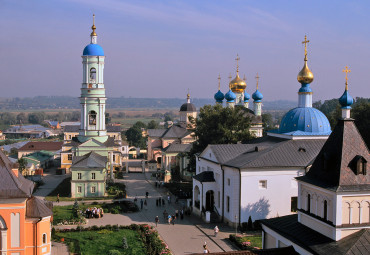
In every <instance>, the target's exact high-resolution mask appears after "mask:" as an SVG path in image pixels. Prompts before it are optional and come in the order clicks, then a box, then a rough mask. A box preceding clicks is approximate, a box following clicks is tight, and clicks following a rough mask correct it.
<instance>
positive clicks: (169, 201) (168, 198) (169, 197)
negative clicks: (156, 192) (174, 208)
mask: <svg viewBox="0 0 370 255" xmlns="http://www.w3.org/2000/svg"><path fill="white" fill-rule="evenodd" d="M167 202H168V204H171V196H170V195H168V196H167Z"/></svg>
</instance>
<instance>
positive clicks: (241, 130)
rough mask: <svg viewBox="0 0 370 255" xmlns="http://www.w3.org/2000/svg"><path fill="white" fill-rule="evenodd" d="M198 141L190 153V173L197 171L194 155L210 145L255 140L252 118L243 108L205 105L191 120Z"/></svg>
mask: <svg viewBox="0 0 370 255" xmlns="http://www.w3.org/2000/svg"><path fill="white" fill-rule="evenodd" d="M190 121H191V122H192V124H193V126H194V128H193V129H191V131H192V132H193V133H194V137H195V139H196V141H195V142H194V143H193V146H192V149H191V150H190V152H189V153H188V156H189V157H190V162H189V167H190V169H189V170H190V171H191V170H192V171H194V170H195V157H194V154H196V153H200V152H202V151H203V150H204V149H205V148H206V147H207V146H208V145H209V144H235V143H238V142H242V143H243V142H246V141H248V140H250V139H251V138H253V136H252V135H251V134H250V133H249V127H250V123H251V117H250V115H249V114H248V112H247V111H246V110H245V108H243V107H239V106H236V107H235V108H230V107H222V106H221V105H214V106H211V105H205V106H204V107H202V108H200V112H199V115H198V117H197V118H196V119H192V118H191V119H190Z"/></svg>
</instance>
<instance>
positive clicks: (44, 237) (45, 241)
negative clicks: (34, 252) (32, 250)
mask: <svg viewBox="0 0 370 255" xmlns="http://www.w3.org/2000/svg"><path fill="white" fill-rule="evenodd" d="M47 241H48V238H47V235H46V234H42V243H43V244H46V243H47Z"/></svg>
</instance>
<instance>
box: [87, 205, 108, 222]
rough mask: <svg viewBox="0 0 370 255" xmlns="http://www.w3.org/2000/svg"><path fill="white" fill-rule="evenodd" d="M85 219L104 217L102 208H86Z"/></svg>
mask: <svg viewBox="0 0 370 255" xmlns="http://www.w3.org/2000/svg"><path fill="white" fill-rule="evenodd" d="M85 215H86V218H88V219H90V218H102V217H103V216H104V211H103V208H96V207H94V208H90V207H89V208H87V209H86V211H85Z"/></svg>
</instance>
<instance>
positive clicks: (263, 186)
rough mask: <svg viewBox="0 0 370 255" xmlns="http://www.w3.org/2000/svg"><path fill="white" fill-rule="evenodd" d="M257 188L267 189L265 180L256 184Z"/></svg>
mask: <svg viewBox="0 0 370 255" xmlns="http://www.w3.org/2000/svg"><path fill="white" fill-rule="evenodd" d="M258 188H259V189H267V181H266V180H260V181H259V182H258Z"/></svg>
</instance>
